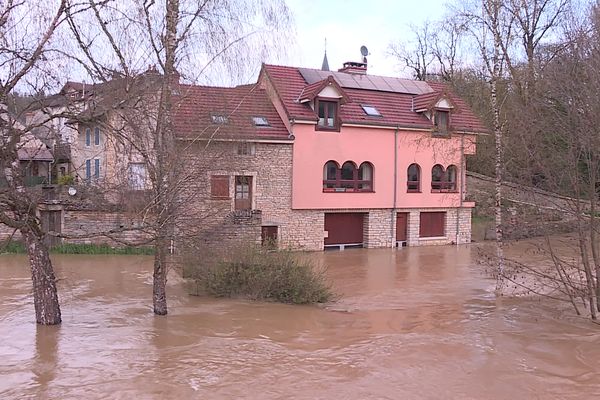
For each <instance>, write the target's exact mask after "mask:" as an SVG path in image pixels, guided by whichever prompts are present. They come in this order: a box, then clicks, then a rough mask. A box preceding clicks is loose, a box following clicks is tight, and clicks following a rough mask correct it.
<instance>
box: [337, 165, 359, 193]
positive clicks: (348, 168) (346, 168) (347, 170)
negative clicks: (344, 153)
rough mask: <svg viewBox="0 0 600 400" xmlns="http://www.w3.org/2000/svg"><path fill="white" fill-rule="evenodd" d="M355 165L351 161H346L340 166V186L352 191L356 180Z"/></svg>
mask: <svg viewBox="0 0 600 400" xmlns="http://www.w3.org/2000/svg"><path fill="white" fill-rule="evenodd" d="M357 178H358V176H357V171H356V164H354V163H353V162H352V161H346V162H345V163H344V164H343V165H342V171H341V184H342V187H343V188H346V189H354V186H355V183H356V180H357Z"/></svg>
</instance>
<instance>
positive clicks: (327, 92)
mask: <svg viewBox="0 0 600 400" xmlns="http://www.w3.org/2000/svg"><path fill="white" fill-rule="evenodd" d="M317 96H318V97H327V98H332V99H339V98H342V97H344V96H343V95H342V94H341V93H340V92H339V91H338V90H337V89H336V88H335V87H333V86H332V85H331V84H329V85H327V86H325V87H324V88H323V89H322V90H321V91H320V92H319V93H318V94H317Z"/></svg>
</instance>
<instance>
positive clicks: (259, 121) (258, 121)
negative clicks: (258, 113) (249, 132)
mask: <svg viewBox="0 0 600 400" xmlns="http://www.w3.org/2000/svg"><path fill="white" fill-rule="evenodd" d="M252 122H253V123H254V126H271V125H269V120H268V119H267V117H252Z"/></svg>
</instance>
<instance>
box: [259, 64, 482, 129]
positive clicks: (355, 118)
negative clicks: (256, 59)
mask: <svg viewBox="0 0 600 400" xmlns="http://www.w3.org/2000/svg"><path fill="white" fill-rule="evenodd" d="M263 71H264V73H266V75H267V77H268V78H269V79H270V80H271V81H272V83H273V85H274V86H275V89H276V92H277V94H278V95H279V96H280V98H281V100H282V102H283V103H284V106H285V108H286V110H287V113H288V114H289V118H290V119H299V120H310V121H317V115H316V113H315V112H314V111H313V110H312V109H311V107H310V106H309V104H308V103H303V104H301V103H299V102H298V101H297V99H298V98H299V96H300V95H301V93H302V92H303V91H304V90H305V89H306V87H309V86H310V87H313V86H314V85H311V83H312V84H314V82H307V81H306V79H305V77H304V76H310V72H308V73H307V71H313V72H314V71H318V74H320V75H318V76H317V78H320V77H321V75H322V74H326V73H328V71H320V70H308V69H306V68H302V69H300V68H296V67H284V66H277V65H264V68H263ZM315 74H317V72H315ZM340 74H342V75H340ZM331 75H332V76H334V78H336V77H338V78H336V81H337V82H338V83H339V85H340V86H341V87H342V88H343V89H344V91H345V93H346V94H347V95H348V97H349V101H348V102H347V103H346V104H343V105H341V107H340V118H341V121H342V124H344V123H346V124H350V123H356V124H371V125H385V126H400V127H405V128H424V129H430V128H432V122H431V121H430V120H429V119H428V118H427V117H426V116H425V115H423V114H422V113H417V112H414V111H413V99H414V98H415V97H417V96H422V98H423V99H424V100H428V101H431V100H432V99H434V98H437V97H438V96H440V95H441V94H447V96H448V98H449V100H450V101H451V102H452V104H453V105H454V106H455V109H454V110H453V113H452V119H451V124H452V127H453V128H454V129H456V130H458V131H467V132H476V133H480V132H487V129H486V128H485V126H484V125H483V124H482V123H481V121H480V120H479V118H477V117H476V116H475V114H474V113H473V112H472V111H471V109H470V108H469V106H468V105H467V104H466V103H465V102H464V101H462V100H461V99H460V98H459V97H458V96H456V95H455V94H454V93H452V91H451V90H450V88H449V87H447V86H446V85H445V84H443V83H437V82H417V83H415V84H414V85H412V86H411V84H410V81H408V80H404V79H403V80H398V81H399V82H397V84H396V86H394V83H393V78H392V80H390V79H388V78H383V77H370V79H369V81H368V84H367V83H366V81H365V82H363V83H364V84H363V85H362V87H363V88H358V87H359V86H360V85H358V84H357V83H356V80H357V79H362V78H357V77H352V79H349V77H347V78H348V79H345V78H344V76H345V75H352V74H346V73H341V72H336V73H335V74H333V73H331ZM315 76H316V75H315ZM315 79H316V78H315ZM345 81H347V83H346V84H345V83H344V82H345ZM387 81H390V82H392V84H387V86H386V87H388V88H389V89H388V90H376V89H373V88H374V87H375V86H376V85H375V83H377V82H380V83H381V85H380V86H378V87H382V88H383V87H384V86H383V84H384V83H386V82H387ZM373 82H375V83H373ZM359 83H360V82H359ZM424 85H427V87H429V88H430V89H429V90H430V92H428V91H427V90H426V89H427V88H426V87H425V86H424ZM365 87H368V89H365ZM402 88H405V89H402ZM403 90H406V91H409V92H411V93H403V92H402V91H403ZM428 93H431V94H428ZM429 97H431V99H429ZM362 105H369V106H373V107H375V108H376V109H377V110H378V111H379V113H380V114H381V116H370V115H367V114H366V113H365V111H364V109H363V108H362Z"/></svg>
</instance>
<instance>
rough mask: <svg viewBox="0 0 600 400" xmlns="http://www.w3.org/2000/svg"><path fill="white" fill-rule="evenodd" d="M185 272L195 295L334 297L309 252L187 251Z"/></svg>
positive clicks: (305, 300)
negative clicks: (222, 252)
mask: <svg viewBox="0 0 600 400" xmlns="http://www.w3.org/2000/svg"><path fill="white" fill-rule="evenodd" d="M184 259H185V260H186V261H184V275H185V276H186V277H188V278H190V281H191V285H190V292H191V294H193V295H201V294H207V295H210V296H215V297H244V298H249V299H253V300H272V301H278V302H281V303H289V304H311V303H325V302H328V301H331V300H333V298H334V294H333V292H332V290H331V286H330V285H329V283H328V281H327V279H326V276H325V269H324V268H318V267H316V266H315V265H314V263H313V262H312V261H311V260H309V259H308V258H307V256H306V255H303V254H300V253H294V252H291V251H289V250H282V251H270V250H268V249H265V248H261V247H259V246H240V247H238V248H235V249H233V250H232V251H230V252H229V253H228V254H221V255H219V254H206V252H205V251H202V252H201V254H198V253H196V256H194V254H187V255H186V256H185V257H184Z"/></svg>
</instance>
